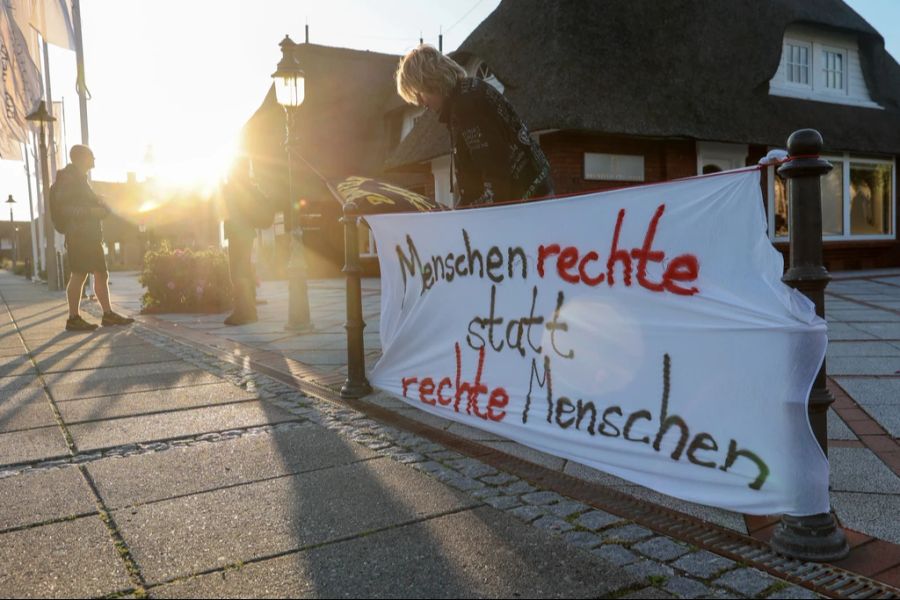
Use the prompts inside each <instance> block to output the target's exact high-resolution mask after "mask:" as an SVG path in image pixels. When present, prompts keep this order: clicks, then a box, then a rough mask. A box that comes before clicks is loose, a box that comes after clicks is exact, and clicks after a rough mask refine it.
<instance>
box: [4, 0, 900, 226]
mask: <svg viewBox="0 0 900 600" xmlns="http://www.w3.org/2000/svg"><path fill="white" fill-rule="evenodd" d="M847 2H848V4H850V5H851V6H852V7H853V8H854V9H855V10H856V11H857V12H859V13H860V14H861V15H862V16H863V17H864V18H865V19H866V20H868V21H869V22H870V23H871V24H872V25H873V26H874V27H875V28H876V29H878V30H879V31H880V32H881V34H882V35H883V36H884V37H885V40H886V44H887V48H888V51H889V52H891V53H892V54H893V55H894V57H898V58H900V0H847ZM498 4H499V0H378V1H377V2H376V1H373V0H330V1H328V2H325V1H321V0H265V1H264V2H247V1H246V0H189V1H185V0H82V25H83V31H84V46H85V48H84V50H85V62H86V64H85V72H86V78H87V85H88V88H89V89H90V91H91V94H92V100H90V101H89V102H88V119H89V130H90V142H91V147H92V148H93V149H94V152H95V154H96V156H97V167H96V168H95V169H94V172H93V177H94V179H96V180H107V181H122V180H124V179H125V174H126V172H127V171H136V172H138V173H139V176H143V175H146V174H149V173H151V172H155V173H156V174H157V175H159V176H160V177H167V178H169V179H174V180H180V181H184V182H189V181H193V180H197V179H198V178H200V179H203V178H205V179H210V178H212V177H214V176H215V175H216V174H218V173H219V172H221V170H222V169H223V168H224V167H225V166H227V162H228V161H229V159H230V157H231V155H232V151H233V147H234V142H235V138H236V136H237V134H238V132H239V130H240V128H241V127H242V126H243V124H244V123H245V122H246V121H247V119H248V118H249V117H250V116H251V115H252V114H253V112H254V111H255V110H256V108H257V107H258V106H259V105H260V103H261V102H262V99H263V97H264V96H265V94H266V91H267V90H268V88H269V85H270V84H271V77H270V76H271V73H272V72H273V71H274V70H275V66H276V64H277V62H278V60H279V59H280V57H281V52H280V50H279V48H278V42H280V41H281V39H282V38H283V37H284V35H285V34H286V33H287V34H290V36H291V37H292V38H293V40H294V41H295V42H302V41H303V38H304V24H305V23H306V22H308V23H309V26H310V41H311V42H313V43H316V44H324V45H330V46H343V47H348V48H358V49H368V50H374V51H378V52H387V53H393V54H403V53H405V52H406V51H407V50H409V49H411V48H413V47H415V46H416V45H417V44H418V42H419V36H420V35H421V36H422V37H424V39H425V41H426V42H429V43H432V44H434V45H435V46H436V45H437V39H438V33H439V31H441V30H442V31H443V32H444V50H445V51H451V50H454V49H455V48H456V47H458V46H459V44H460V43H461V42H462V41H463V40H464V39H465V38H466V36H468V34H469V33H470V32H471V31H472V30H473V29H474V28H475V27H476V26H477V25H478V24H479V23H480V22H481V21H482V20H483V19H484V18H485V17H486V16H487V15H488V14H490V12H491V11H493V10H494V8H495V7H496V6H497V5H498ZM50 63H51V76H52V91H53V97H54V100H59V99H61V98H62V99H64V101H65V109H66V114H65V118H66V121H65V125H66V136H65V137H66V139H65V141H66V143H67V146H71V145H72V144H76V143H80V140H81V134H80V124H79V112H78V97H77V95H76V92H75V86H74V79H75V55H74V52H72V51H67V50H62V49H57V48H54V47H51V52H50ZM148 148H152V156H153V158H154V162H153V163H152V164H148V163H147V161H146V160H145V159H146V158H147V155H148ZM9 193H12V194H13V197H14V198H15V199H16V200H17V202H18V203H17V205H16V207H15V217H16V219H17V220H26V219H28V203H27V199H28V192H27V187H26V185H25V177H24V170H23V165H22V164H20V163H12V162H9V161H0V195H2V198H3V199H4V200H5V198H6V196H7V194H9Z"/></svg>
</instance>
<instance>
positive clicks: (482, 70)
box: [470, 60, 506, 94]
mask: <svg viewBox="0 0 900 600" xmlns="http://www.w3.org/2000/svg"><path fill="white" fill-rule="evenodd" d="M470 68H471V67H470ZM472 76H473V77H475V78H476V79H480V80H482V81H484V82H485V83H489V84H490V85H492V86H493V87H494V89H495V90H497V91H498V92H500V93H501V94H502V93H503V90H504V89H506V88H505V86H504V85H503V83H502V82H501V81H500V80H499V79H497V76H496V75H494V72H493V71H492V70H491V68H490V67H489V66H488V64H487V63H486V62H484V61H483V60H479V61H478V62H477V63H475V69H474V71H472Z"/></svg>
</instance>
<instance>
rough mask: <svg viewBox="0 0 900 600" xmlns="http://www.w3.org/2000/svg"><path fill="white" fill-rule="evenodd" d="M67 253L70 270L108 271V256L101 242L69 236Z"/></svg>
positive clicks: (83, 271) (77, 271) (80, 271)
mask: <svg viewBox="0 0 900 600" xmlns="http://www.w3.org/2000/svg"><path fill="white" fill-rule="evenodd" d="M66 253H67V255H68V260H69V270H70V271H73V272H75V273H103V272H106V257H105V256H104V255H103V245H102V244H101V243H100V242H97V241H93V240H80V239H78V238H68V237H67V238H66Z"/></svg>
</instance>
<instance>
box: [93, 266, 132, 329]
mask: <svg viewBox="0 0 900 600" xmlns="http://www.w3.org/2000/svg"><path fill="white" fill-rule="evenodd" d="M94 294H96V295H97V301H98V302H100V306H101V308H103V320H102V321H101V322H102V323H103V325H104V327H105V326H109V325H128V324H129V323H134V319H132V318H131V317H123V316H122V315H120V314H118V313H115V312H113V309H112V305H111V304H110V302H109V272H108V271H94Z"/></svg>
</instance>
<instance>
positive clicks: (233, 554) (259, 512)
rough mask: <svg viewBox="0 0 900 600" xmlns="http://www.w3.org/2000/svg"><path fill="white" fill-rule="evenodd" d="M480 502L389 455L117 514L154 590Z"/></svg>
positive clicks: (124, 533) (117, 518)
mask: <svg viewBox="0 0 900 600" xmlns="http://www.w3.org/2000/svg"><path fill="white" fill-rule="evenodd" d="M477 502H478V501H476V500H473V499H471V498H468V497H466V496H463V495H462V494H459V493H457V492H454V491H453V490H450V489H449V488H447V487H446V486H444V485H443V484H441V483H439V482H438V481H435V480H434V479H431V478H429V477H427V476H425V475H422V474H421V473H417V472H415V471H413V470H412V469H409V468H407V467H405V466H404V465H402V464H398V463H395V462H393V461H391V460H390V459H379V460H372V461H366V462H364V463H356V464H353V465H347V466H342V467H336V468H332V469H325V470H320V471H315V472H312V473H304V474H300V475H293V476H288V477H282V478H279V479H274V480H268V481H263V482H258V483H251V484H248V485H242V486H238V487H233V488H228V489H224V490H217V491H213V492H208V493H204V494H196V495H193V496H188V497H186V498H178V499H175V500H167V501H163V502H159V503H155V504H149V505H144V506H140V507H137V508H132V509H126V510H119V511H115V513H114V518H115V519H116V522H117V523H118V525H119V528H120V530H121V531H122V535H123V537H124V539H125V541H126V543H127V544H128V546H129V548H130V549H131V552H132V555H133V556H134V558H135V560H136V561H137V563H138V564H139V565H141V570H142V573H143V574H144V577H145V579H146V580H147V582H148V583H151V584H152V583H160V582H163V581H167V580H171V579H172V578H175V577H182V576H185V575H189V574H192V573H196V572H199V571H203V570H207V569H215V568H220V567H224V566H226V565H230V564H235V563H238V562H246V561H248V560H251V559H255V558H261V557H266V556H271V555H274V554H276V553H280V552H288V551H291V550H296V549H300V548H303V547H307V546H311V545H315V544H323V543H326V542H333V541H338V540H341V539H344V538H347V537H350V536H358V535H360V534H363V533H368V532H372V531H373V530H376V529H381V528H387V527H392V526H397V525H402V524H406V523H409V522H413V521H416V520H422V519H425V518H428V517H434V516H438V515H441V514H446V513H448V512H451V511H458V510H460V509H464V508H468V507H472V506H474V505H476V504H477ZM247 532H252V535H245V534H246V533H247ZM396 550H398V549H397V548H393V549H392V551H396ZM382 551H383V550H382ZM334 567H335V568H338V569H339V570H340V571H341V572H344V571H352V570H353V569H351V568H345V567H342V566H338V565H334Z"/></svg>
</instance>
